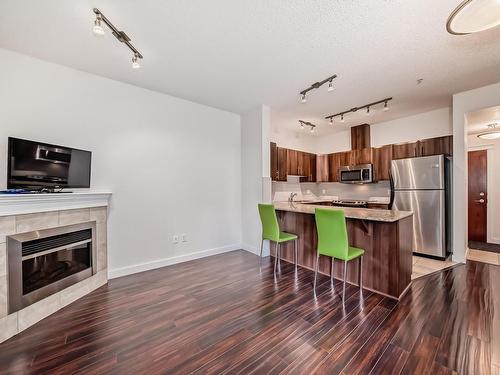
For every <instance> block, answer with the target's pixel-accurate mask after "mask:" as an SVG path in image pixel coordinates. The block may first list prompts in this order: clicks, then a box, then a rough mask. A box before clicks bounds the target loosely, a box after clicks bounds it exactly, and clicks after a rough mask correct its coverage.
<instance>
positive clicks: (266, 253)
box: [241, 241, 269, 257]
mask: <svg viewBox="0 0 500 375" xmlns="http://www.w3.org/2000/svg"><path fill="white" fill-rule="evenodd" d="M266 242H267V241H266ZM241 248H242V249H243V250H245V251H248V252H249V253H252V254H255V255H260V248H257V247H255V246H252V245H248V244H242V245H241ZM262 256H263V257H267V256H269V245H267V246H266V244H265V243H264V249H263V250H262Z"/></svg>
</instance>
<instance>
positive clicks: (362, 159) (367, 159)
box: [346, 147, 373, 165]
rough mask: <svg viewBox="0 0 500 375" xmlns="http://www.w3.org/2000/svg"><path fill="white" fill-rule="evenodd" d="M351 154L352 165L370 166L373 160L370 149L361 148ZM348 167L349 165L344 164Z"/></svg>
mask: <svg viewBox="0 0 500 375" xmlns="http://www.w3.org/2000/svg"><path fill="white" fill-rule="evenodd" d="M351 153H352V154H353V155H352V156H351V161H352V162H353V163H352V164H353V165H360V164H371V163H372V159H373V149H372V148H371V147H370V148H362V149H359V150H354V151H351ZM346 165H350V164H346Z"/></svg>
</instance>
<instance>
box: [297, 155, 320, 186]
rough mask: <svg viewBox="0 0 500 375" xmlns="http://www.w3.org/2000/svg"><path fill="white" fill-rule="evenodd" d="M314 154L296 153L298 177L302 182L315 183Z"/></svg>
mask: <svg viewBox="0 0 500 375" xmlns="http://www.w3.org/2000/svg"><path fill="white" fill-rule="evenodd" d="M316 158H317V156H316V154H312V153H310V152H302V151H297V164H298V173H297V174H298V175H299V176H302V178H301V181H302V182H316Z"/></svg>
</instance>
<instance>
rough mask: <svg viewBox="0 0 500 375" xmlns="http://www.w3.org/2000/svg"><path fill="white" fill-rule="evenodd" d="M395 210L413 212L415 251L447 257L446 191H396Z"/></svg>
mask: <svg viewBox="0 0 500 375" xmlns="http://www.w3.org/2000/svg"><path fill="white" fill-rule="evenodd" d="M394 209H396V210H402V211H413V251H414V252H416V253H421V254H427V255H433V256H436V257H443V258H444V257H445V256H446V236H445V233H446V232H445V191H444V190H413V191H395V196H394Z"/></svg>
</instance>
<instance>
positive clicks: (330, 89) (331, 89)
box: [328, 80, 333, 92]
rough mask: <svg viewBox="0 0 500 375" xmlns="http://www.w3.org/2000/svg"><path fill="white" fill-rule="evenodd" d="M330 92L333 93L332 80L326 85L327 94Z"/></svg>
mask: <svg viewBox="0 0 500 375" xmlns="http://www.w3.org/2000/svg"><path fill="white" fill-rule="evenodd" d="M332 91H333V80H331V81H330V83H328V92H332Z"/></svg>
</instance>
